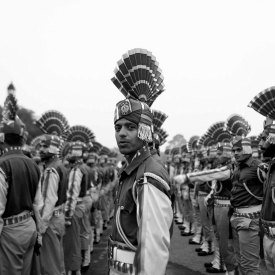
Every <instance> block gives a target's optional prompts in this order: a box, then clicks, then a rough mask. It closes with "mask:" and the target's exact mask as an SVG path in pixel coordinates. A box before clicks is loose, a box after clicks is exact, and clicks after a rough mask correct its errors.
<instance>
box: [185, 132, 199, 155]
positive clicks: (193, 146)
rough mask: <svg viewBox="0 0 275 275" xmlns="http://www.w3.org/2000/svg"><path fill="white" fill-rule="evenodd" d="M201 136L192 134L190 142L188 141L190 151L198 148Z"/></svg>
mask: <svg viewBox="0 0 275 275" xmlns="http://www.w3.org/2000/svg"><path fill="white" fill-rule="evenodd" d="M199 138H200V137H199V136H192V137H191V138H190V139H189V141H188V143H187V149H188V152H192V151H194V150H196V149H197V147H198V146H197V143H198V140H199Z"/></svg>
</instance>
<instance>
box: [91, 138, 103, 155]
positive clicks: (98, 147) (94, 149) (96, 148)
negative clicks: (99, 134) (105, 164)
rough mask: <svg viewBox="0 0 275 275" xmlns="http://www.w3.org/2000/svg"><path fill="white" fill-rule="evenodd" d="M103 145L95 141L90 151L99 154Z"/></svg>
mask: <svg viewBox="0 0 275 275" xmlns="http://www.w3.org/2000/svg"><path fill="white" fill-rule="evenodd" d="M102 147H103V146H102V145H101V144H100V143H99V142H97V141H93V147H91V148H90V150H89V153H96V154H98V153H99V151H100V150H101V148H102Z"/></svg>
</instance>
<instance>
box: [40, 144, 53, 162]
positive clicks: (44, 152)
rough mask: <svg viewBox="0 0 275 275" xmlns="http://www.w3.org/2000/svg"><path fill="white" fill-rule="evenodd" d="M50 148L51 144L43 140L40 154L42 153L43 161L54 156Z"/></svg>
mask: <svg viewBox="0 0 275 275" xmlns="http://www.w3.org/2000/svg"><path fill="white" fill-rule="evenodd" d="M49 150H50V146H49V145H47V144H46V143H45V142H41V146H40V149H39V154H40V157H41V159H42V160H43V161H45V160H47V159H49V158H51V157H52V156H53V154H51V153H50V152H49Z"/></svg>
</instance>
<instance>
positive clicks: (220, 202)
mask: <svg viewBox="0 0 275 275" xmlns="http://www.w3.org/2000/svg"><path fill="white" fill-rule="evenodd" d="M215 203H216V204H221V205H230V204H231V203H230V200H215Z"/></svg>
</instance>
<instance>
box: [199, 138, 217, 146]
mask: <svg viewBox="0 0 275 275" xmlns="http://www.w3.org/2000/svg"><path fill="white" fill-rule="evenodd" d="M216 144H217V142H216V141H215V140H214V139H213V138H211V137H209V136H207V137H206V138H205V139H204V141H203V144H202V145H203V146H204V147H205V148H209V147H211V146H213V145H216Z"/></svg>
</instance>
